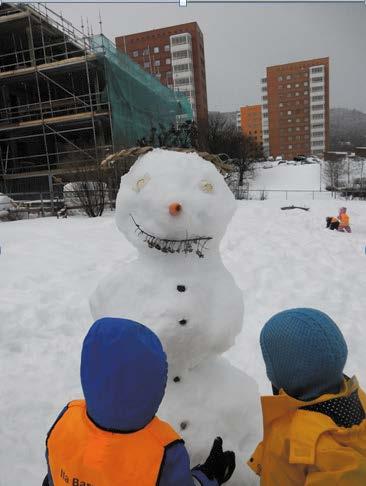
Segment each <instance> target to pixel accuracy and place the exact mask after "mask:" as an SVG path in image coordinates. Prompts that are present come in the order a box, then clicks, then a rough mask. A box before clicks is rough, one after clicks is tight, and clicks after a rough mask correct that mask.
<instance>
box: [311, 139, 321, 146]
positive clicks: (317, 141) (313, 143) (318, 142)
mask: <svg viewBox="0 0 366 486" xmlns="http://www.w3.org/2000/svg"><path fill="white" fill-rule="evenodd" d="M311 145H318V146H319V145H323V141H322V140H314V141H312V142H311Z"/></svg>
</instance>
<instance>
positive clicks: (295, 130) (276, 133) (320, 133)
mask: <svg viewBox="0 0 366 486" xmlns="http://www.w3.org/2000/svg"><path fill="white" fill-rule="evenodd" d="M261 90H262V132H263V149H264V151H265V153H266V154H267V155H272V156H274V157H276V156H279V155H281V156H282V157H284V158H286V159H292V158H293V157H294V156H296V155H310V154H318V155H322V154H323V153H324V152H325V151H327V150H328V145H329V58H328V57H326V58H320V59H311V60H308V61H299V62H292V63H290V64H282V65H279V66H270V67H267V77H266V78H263V79H262V82H261Z"/></svg>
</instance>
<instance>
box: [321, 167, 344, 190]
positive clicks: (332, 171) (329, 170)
mask: <svg viewBox="0 0 366 486" xmlns="http://www.w3.org/2000/svg"><path fill="white" fill-rule="evenodd" d="M346 173H347V163H346V161H345V160H343V159H342V160H334V161H331V160H325V161H324V162H323V179H324V181H325V183H326V186H327V188H329V189H330V190H331V191H334V190H336V189H338V188H339V187H340V186H341V181H342V177H343V176H344V175H346Z"/></svg>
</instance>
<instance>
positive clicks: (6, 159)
mask: <svg viewBox="0 0 366 486" xmlns="http://www.w3.org/2000/svg"><path fill="white" fill-rule="evenodd" d="M0 90H1V93H0V192H4V193H7V194H10V195H12V194H20V193H26V192H44V193H49V194H50V198H51V199H52V198H53V196H54V194H55V192H57V191H59V190H60V189H61V188H60V187H59V186H58V185H57V181H61V180H62V181H63V182H66V181H67V180H68V175H70V174H72V173H73V172H75V170H76V168H77V167H80V166H82V165H83V166H85V165H90V166H91V167H92V166H97V164H98V163H99V162H100V160H102V159H103V158H105V156H106V155H108V153H109V152H111V153H112V151H115V150H117V149H119V148H122V147H128V146H131V145H135V144H136V142H137V140H138V139H139V138H142V137H144V136H146V135H148V134H149V132H150V130H151V128H152V127H153V126H154V127H158V126H159V125H164V126H168V125H170V124H172V123H176V121H177V119H187V118H191V117H192V112H191V108H190V104H189V102H188V100H187V99H186V98H185V97H183V96H181V95H179V94H177V93H174V92H173V91H172V90H170V89H168V88H166V87H165V86H162V85H161V84H160V82H159V81H158V80H157V79H155V78H153V77H152V76H150V75H148V74H147V73H145V71H143V70H142V69H141V68H140V67H139V66H138V65H137V64H135V63H133V62H132V61H131V60H130V59H129V58H128V56H126V55H125V54H123V53H120V52H119V51H117V50H116V48H115V46H114V45H113V44H112V43H111V42H110V41H109V40H108V39H107V38H106V37H104V36H103V35H102V34H100V35H98V36H93V35H91V33H90V32H84V28H83V27H82V28H81V30H78V29H77V28H75V27H74V26H73V25H72V24H71V23H70V22H68V21H67V20H65V19H64V18H63V17H62V16H61V15H58V14H56V13H55V12H53V11H52V10H50V9H49V8H47V7H46V6H45V5H44V4H24V3H23V4H22V3H21V4H10V3H6V4H4V3H3V4H2V5H1V6H0Z"/></svg>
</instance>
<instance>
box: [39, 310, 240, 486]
mask: <svg viewBox="0 0 366 486" xmlns="http://www.w3.org/2000/svg"><path fill="white" fill-rule="evenodd" d="M167 371H168V368H167V362H166V355H165V353H164V351H163V348H162V345H161V343H160V341H159V339H158V337H157V336H156V335H155V334H154V333H153V332H152V331H151V330H150V329H148V328H147V327H145V326H143V325H142V324H138V323H136V322H133V321H130V320H127V319H112V318H104V319H100V320H98V321H96V322H95V323H94V324H93V326H92V327H91V328H90V330H89V332H88V334H87V336H86V338H85V340H84V343H83V349H82V355H81V384H82V388H83V392H84V396H85V400H74V401H72V402H70V403H69V404H68V405H67V406H66V407H65V408H64V409H63V410H62V412H61V413H60V415H59V416H58V417H57V419H56V422H55V423H54V425H53V426H52V428H51V430H50V431H49V433H48V436H47V440H46V446H47V451H46V458H47V465H48V474H47V476H46V478H45V479H44V482H43V486H65V484H70V486H114V485H123V486H155V485H157V486H193V485H195V484H197V485H201V486H217V485H219V484H223V483H224V482H226V481H227V480H228V479H229V478H230V477H231V475H232V473H233V471H234V469H235V455H234V453H233V452H230V451H227V452H223V450H222V440H221V438H219V437H217V438H216V439H215V441H214V445H213V447H212V449H211V452H210V455H209V457H208V459H207V460H206V462H205V463H204V464H202V465H198V466H196V467H195V468H193V469H192V471H191V470H190V465H189V456H188V453H187V450H186V448H185V446H184V442H183V440H182V439H181V437H179V435H178V434H177V432H175V430H173V428H172V427H171V426H170V425H169V424H167V423H166V422H163V421H161V420H160V419H159V418H158V417H157V416H156V412H157V410H158V408H159V405H160V403H161V401H162V399H163V397H164V393H165V386H166V381H167Z"/></svg>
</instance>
